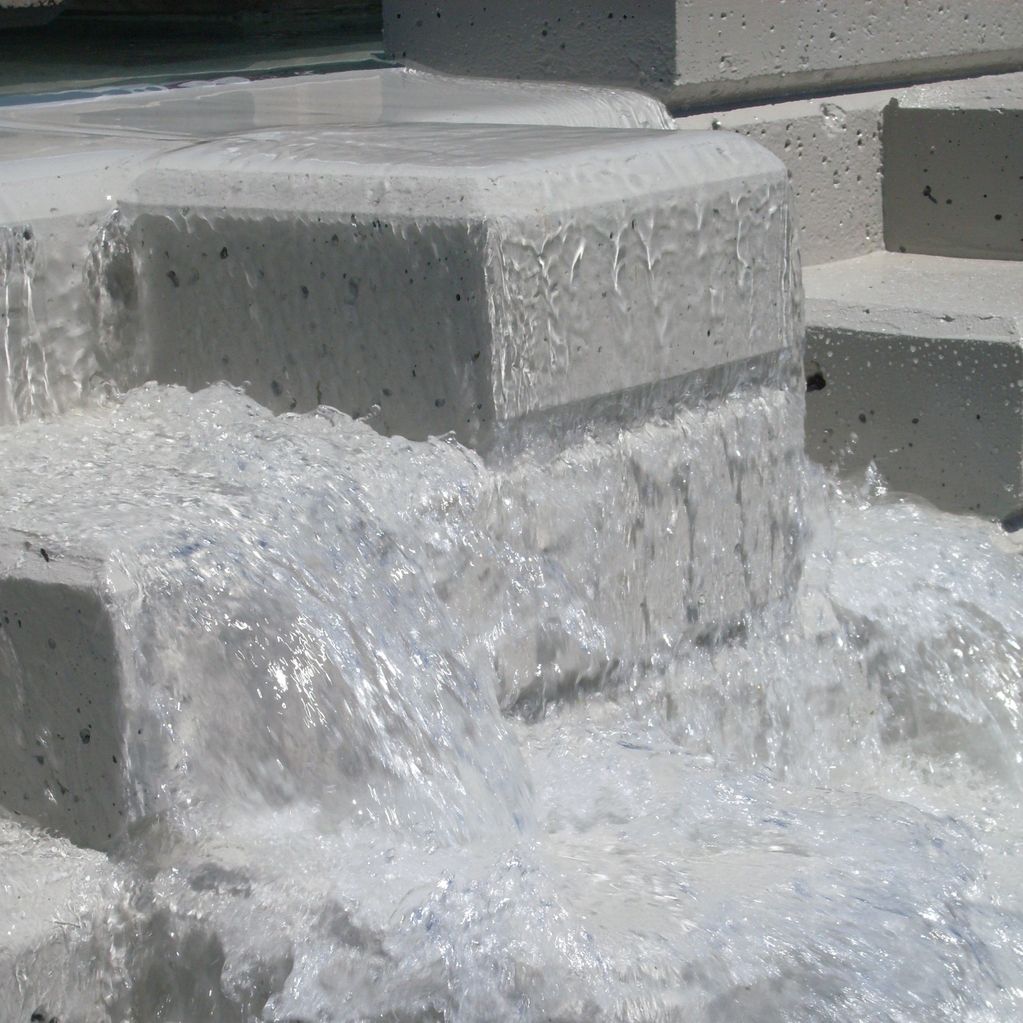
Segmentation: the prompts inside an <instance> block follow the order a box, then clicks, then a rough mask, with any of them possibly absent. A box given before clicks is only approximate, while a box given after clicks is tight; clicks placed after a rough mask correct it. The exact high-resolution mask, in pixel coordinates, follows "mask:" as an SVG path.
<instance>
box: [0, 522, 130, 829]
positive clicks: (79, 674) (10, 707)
mask: <svg viewBox="0 0 1023 1023" xmlns="http://www.w3.org/2000/svg"><path fill="white" fill-rule="evenodd" d="M45 542H46V541H41V540H39V539H38V538H35V537H30V536H27V535H25V534H16V533H8V534H7V535H6V536H5V537H4V541H3V546H2V547H0V705H2V706H3V707H4V713H3V715H2V716H0V806H3V807H5V808H6V809H7V810H8V811H10V812H11V813H12V814H14V815H16V816H18V817H21V818H23V819H26V820H28V821H32V822H34V823H37V824H42V825H44V826H46V827H49V828H52V829H54V830H56V831H57V832H59V833H60V834H62V835H64V836H66V837H67V838H69V839H70V840H71V841H72V842H75V843H76V844H78V845H83V846H88V847H92V848H96V849H105V848H108V847H109V846H110V845H111V844H113V842H114V841H115V839H116V838H117V837H119V835H120V834H121V832H122V831H123V828H124V824H125V810H126V801H127V795H126V782H125V753H124V745H123V743H124V736H123V731H124V715H123V707H122V692H121V681H122V673H123V668H122V643H121V640H120V638H119V633H118V628H117V627H116V625H115V623H114V621H113V619H112V617H111V614H110V610H109V606H108V600H107V598H106V596H105V583H104V579H103V566H102V562H101V561H100V560H99V559H95V558H89V557H81V556H74V555H72V554H70V553H68V552H66V551H64V550H61V551H60V552H59V553H58V551H57V550H56V549H53V548H47V547H46V546H45V545H44V544H45Z"/></svg>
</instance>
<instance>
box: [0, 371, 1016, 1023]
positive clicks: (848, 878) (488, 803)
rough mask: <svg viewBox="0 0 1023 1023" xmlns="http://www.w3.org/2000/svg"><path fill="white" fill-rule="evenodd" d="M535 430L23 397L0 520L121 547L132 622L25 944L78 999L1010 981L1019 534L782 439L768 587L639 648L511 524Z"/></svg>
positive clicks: (898, 986) (982, 993)
mask: <svg viewBox="0 0 1023 1023" xmlns="http://www.w3.org/2000/svg"><path fill="white" fill-rule="evenodd" d="M736 400H737V401H740V402H741V401H744V400H746V399H744V398H743V396H742V395H741V394H739V395H738V397H737V399H736ZM793 400H794V399H793ZM680 415H681V414H680ZM683 418H684V417H683ZM725 421H726V422H727V421H728V420H727V418H726V420H725ZM797 424H798V420H797ZM662 425H663V428H664V429H667V430H672V429H677V430H678V431H679V433H678V436H679V437H680V438H685V437H686V436H689V435H690V434H691V432H692V428H691V424H689V425H687V424H686V423H685V422H676V423H666V424H662ZM725 440H726V441H727V440H728V438H727V437H726V438H725ZM732 440H733V442H735V438H732ZM633 457H634V456H633ZM529 458H530V455H529V454H528V453H526V454H523V455H522V456H521V459H520V462H519V465H520V471H519V472H518V475H516V476H514V477H513V475H512V474H509V473H508V472H506V471H503V470H500V469H497V468H493V467H488V466H487V465H485V464H484V463H483V462H482V461H481V460H480V459H479V458H478V457H477V456H476V455H475V454H473V453H472V452H470V451H468V450H466V449H464V448H461V447H460V446H458V445H457V444H455V443H454V442H451V441H447V440H431V441H427V442H421V443H412V442H408V441H405V440H402V439H400V438H391V439H388V438H384V437H381V436H379V435H377V434H376V433H374V432H373V431H372V430H371V429H370V428H369V427H368V426H367V425H365V424H364V423H361V422H357V421H353V420H351V419H349V418H348V417H346V416H343V415H340V414H338V413H333V412H331V411H329V410H320V411H318V412H316V413H309V414H305V415H285V416H282V417H278V418H275V417H273V416H271V415H270V414H269V413H268V412H266V411H265V410H264V409H262V408H260V407H259V406H258V405H255V404H253V403H252V402H251V401H249V400H248V399H246V398H244V397H243V396H242V395H240V394H239V393H237V392H235V391H233V390H231V389H229V388H227V387H216V388H211V389H207V390H205V391H202V392H200V393H198V394H194V395H189V394H188V393H186V392H185V391H183V390H181V389H178V388H167V387H155V386H151V387H147V388H142V389H140V390H136V391H134V392H130V393H129V394H128V395H127V396H125V397H123V398H121V399H117V400H111V401H108V402H106V403H104V404H101V405H99V406H97V407H94V408H91V409H87V410H83V411H80V412H76V413H72V414H70V415H68V416H66V417H64V418H62V419H60V420H56V421H52V422H48V423H27V424H24V425H23V426H21V427H19V428H18V429H17V430H16V431H15V432H13V433H9V434H8V435H7V436H6V437H5V479H4V489H5V493H6V495H7V496H6V502H7V506H8V507H7V512H6V524H7V525H8V526H10V527H11V528H14V529H17V530H22V531H24V534H25V535H26V536H28V535H31V536H33V537H45V538H46V543H47V544H48V554H47V557H48V558H53V559H54V560H55V562H56V561H57V560H59V559H60V558H61V557H71V555H72V553H74V552H79V553H80V552H87V553H88V554H89V556H90V557H91V558H94V559H95V560H96V561H97V563H99V564H101V565H102V566H103V567H102V571H101V573H100V576H101V578H102V585H103V587H104V591H105V599H106V600H107V601H108V604H109V606H110V607H111V608H112V609H113V615H114V617H115V619H116V620H117V621H118V622H119V623H120V628H121V629H122V630H123V636H124V640H123V642H124V650H125V651H126V653H125V654H124V665H125V667H124V668H123V678H122V683H121V684H122V687H123V694H122V699H123V701H124V705H125V708H126V709H125V715H126V718H125V721H126V724H125V732H126V733H127V734H128V740H127V741H126V745H125V747H124V752H123V756H124V757H126V759H127V764H126V766H125V769H124V774H125V776H126V777H128V778H129V779H131V784H130V785H129V790H128V791H127V792H126V793H125V794H124V795H123V799H124V812H125V815H126V818H127V819H129V820H131V821H132V823H131V824H130V825H129V826H128V828H127V830H126V831H125V833H124V834H123V835H122V836H121V837H120V838H119V839H117V841H116V842H115V844H114V846H113V848H112V851H111V855H112V858H113V860H114V861H115V863H116V864H117V865H118V869H117V870H116V871H115V872H113V873H112V874H111V875H110V877H109V878H108V879H107V880H105V881H104V882H103V884H104V889H103V896H102V899H101V900H100V903H101V907H100V908H99V909H97V910H95V911H94V912H92V913H91V914H90V915H89V916H88V918H87V920H86V921H85V926H82V927H80V928H78V929H77V930H75V931H74V935H75V937H74V938H73V940H72V939H69V940H68V944H67V948H66V950H65V953H64V955H63V959H62V964H63V965H62V966H61V968H60V971H58V973H57V974H56V976H51V977H50V978H48V984H49V986H50V988H51V989H52V988H53V987H54V986H56V987H60V986H61V985H64V986H65V987H66V988H68V989H70V987H71V986H72V982H73V980H74V983H78V982H79V981H80V979H81V977H82V976H83V975H86V976H87V977H88V978H89V980H90V982H91V983H93V984H94V985H98V986H99V989H100V991H101V993H102V1000H103V1009H102V1012H103V1013H104V1014H105V1015H100V1014H97V1015H90V1013H92V1012H96V1011H97V1010H94V1009H93V1008H90V1007H89V1005H87V1004H86V1002H85V1001H83V1002H82V1007H81V1008H80V1010H78V1011H79V1012H80V1015H79V1016H78V1017H75V1016H74V1011H75V1010H74V1009H71V1010H68V1013H67V1015H66V1018H67V1019H74V1018H81V1019H89V1020H91V1019H94V1018H95V1019H100V1018H109V1019H112V1020H128V1019H133V1020H145V1021H166V1023H170V1021H182V1023H195V1021H217V1023H219V1021H232V1023H234V1021H242V1020H259V1019H265V1020H274V1021H299V1020H301V1021H314V1020H316V1021H325V1020H389V1021H412V1020H440V1019H445V1020H452V1021H456V1020H457V1021H479V1020H495V1021H496V1020H551V1021H569V1020H578V1021H589V1020H605V1019H606V1020H635V1021H640V1020H643V1021H647V1020H687V1021H688V1020H707V1021H711V1020H728V1021H732V1020H757V1021H782V1020H784V1021H796V1020H807V1021H809V1020H821V1021H823V1020H834V1021H839V1020H841V1021H866V1020H872V1021H873V1020H876V1021H882V1020H884V1021H921V1020H927V1021H931V1020H934V1021H940V1020H949V1021H952V1020H969V1021H978V1023H979V1021H988V1020H990V1021H1010V1020H1014V1019H1018V1018H1020V1016H1021V1014H1023V965H1021V962H1023V960H1021V955H1023V886H1021V883H1020V879H1021V877H1023V867H1020V865H1019V864H1020V859H1019V857H1020V854H1021V853H1023V849H1021V843H1023V817H1021V813H1020V781H1021V778H1023V764H1021V760H1023V736H1021V734H1020V700H1021V698H1023V693H1021V675H1023V658H1021V651H1020V646H1019V644H1020V642H1021V641H1023V599H1021V594H1023V585H1021V584H1023V561H1021V560H1020V556H1019V553H1018V551H1017V547H1016V546H1015V545H1014V544H1013V542H1012V538H1011V537H1009V536H1007V535H1005V534H1004V533H1003V532H1002V531H1001V530H1000V529H999V528H997V527H994V526H992V525H989V524H986V523H984V522H981V521H979V520H975V519H972V518H966V517H955V516H950V515H945V514H942V513H939V512H937V511H934V510H932V509H929V508H926V507H923V506H920V505H918V504H914V503H912V502H911V501H908V500H903V499H900V498H898V497H897V496H893V495H889V494H886V493H885V490H884V487H883V485H882V483H881V481H879V480H877V479H875V478H872V477H868V479H866V480H865V481H860V482H859V483H857V484H853V483H848V482H846V483H842V484H839V483H838V482H836V481H834V480H831V479H829V478H827V477H826V476H825V475H823V473H821V472H820V471H819V470H816V469H814V468H812V467H811V466H810V465H809V464H806V463H804V462H803V461H802V459H801V457H797V458H796V459H795V461H794V462H793V464H792V465H791V469H792V471H794V472H795V473H796V474H797V476H798V480H799V483H798V485H799V487H800V488H801V490H802V493H803V495H804V501H803V502H802V505H803V509H804V510H803V512H802V514H801V517H800V516H794V515H793V513H792V510H791V508H790V509H788V511H787V512H785V513H784V514H783V510H780V511H779V512H778V516H777V520H778V521H777V527H778V528H777V531H776V532H777V534H778V536H784V537H785V540H784V542H785V543H787V544H789V545H790V546H791V547H792V548H793V550H794V553H795V554H796V555H797V560H798V561H799V562H800V563H801V564H802V566H803V570H802V574H801V577H800V578H799V580H798V582H797V581H796V580H795V578H794V577H793V578H791V579H790V580H789V585H790V588H791V592H790V593H789V595H788V596H787V597H784V598H779V599H774V600H770V601H767V602H766V604H765V605H764V606H763V607H762V609H761V610H759V611H757V612H751V613H749V614H747V615H746V616H745V618H744V619H743V620H742V621H739V622H733V623H732V627H731V628H729V629H728V630H718V631H716V632H715V631H710V632H704V633H701V634H699V635H696V636H695V637H694V635H693V634H692V630H689V631H687V628H686V618H687V616H686V613H685V611H684V609H683V608H682V607H681V606H680V607H679V609H678V623H679V624H678V628H677V630H676V632H675V636H674V638H675V639H677V640H678V641H677V642H672V641H671V640H672V637H671V636H668V637H667V642H662V643H660V644H656V645H649V644H648V646H647V647H646V648H645V650H646V652H645V653H643V652H639V653H637V652H636V651H634V650H633V651H631V652H630V643H631V642H632V640H629V639H627V637H626V636H625V635H624V633H623V634H622V635H616V634H615V632H614V626H613V623H614V615H613V614H611V615H608V614H602V615H598V614H595V613H594V612H593V610H592V605H593V603H594V601H593V599H592V594H586V593H582V592H580V591H579V588H578V587H577V586H575V585H574V583H573V576H572V572H571V571H569V570H568V569H566V567H565V565H564V564H562V563H560V562H559V552H558V549H557V546H556V545H554V546H553V547H551V546H549V545H548V546H547V547H544V545H543V544H539V545H538V546H537V547H536V550H534V551H533V552H529V551H526V550H525V549H524V548H523V546H522V545H521V544H516V543H515V542H513V539H511V538H513V537H514V536H516V535H518V533H517V532H516V529H515V528H513V526H514V524H513V525H512V526H509V524H508V521H507V519H508V516H509V515H511V516H512V517H514V515H516V514H518V512H515V511H514V509H516V508H520V507H524V504H523V503H522V500H521V498H523V496H524V495H527V496H528V493H529V492H530V491H531V488H535V487H539V486H540V483H539V482H538V481H539V480H540V479H541V478H546V477H545V475H544V474H543V473H542V472H539V473H533V474H531V473H530V472H529V471H524V470H522V469H521V466H522V465H526V466H527V469H528V461H529ZM586 479H588V477H583V478H582V480H583V481H582V482H578V481H577V482H576V483H575V484H573V485H574V486H576V487H577V488H579V489H578V490H577V491H575V492H573V493H570V494H567V495H562V498H563V500H566V501H573V502H574V503H575V504H576V505H578V506H579V507H591V506H592V507H593V508H594V511H593V512H592V513H591V521H590V522H589V523H588V527H589V532H587V533H586V543H587V544H589V545H590V549H591V551H592V554H593V557H594V558H596V559H599V557H600V556H601V552H600V550H599V548H600V546H601V544H602V543H609V542H610V541H609V540H608V539H607V538H608V537H609V536H613V535H614V531H615V529H616V528H617V524H616V522H615V518H614V516H615V514H617V510H616V509H615V508H614V507H608V508H603V509H602V506H601V501H600V500H596V499H595V496H597V497H599V495H595V494H594V493H587V492H585V487H586V486H588V485H589V486H594V487H596V486H598V485H600V484H599V481H598V480H597V479H596V478H595V479H594V480H593V481H592V482H591V483H589V484H587V483H586V482H585V481H586ZM686 500H688V501H689V504H688V505H687V504H686ZM691 503H692V495H691V494H690V495H688V496H687V495H685V494H680V495H679V497H678V504H677V507H675V508H674V510H673V512H672V513H671V514H669V513H668V512H665V511H664V509H662V515H663V518H662V521H664V522H666V523H668V524H669V525H670V526H671V528H676V527H677V528H683V527H684V521H683V520H684V518H685V515H686V514H689V515H690V516H692V514H693V509H692V507H691ZM509 509H511V510H509ZM669 511H671V509H669ZM603 512H606V514H603V517H602V513H603ZM676 513H677V514H676ZM673 516H674V517H673ZM679 516H681V519H680V520H679V521H676V519H678V517H679ZM797 519H798V521H797ZM499 522H502V523H504V524H503V526H502V527H501V528H496V527H495V523H499ZM538 528H539V526H538V525H537V524H536V523H533V529H534V532H535V531H536V529H538ZM519 532H521V530H520V531H519ZM616 542H617V541H616ZM763 542H767V541H766V540H764V541H763ZM772 542H781V541H778V539H777V536H776V537H775V539H774V541H772ZM537 551H539V553H537ZM790 553H791V552H790ZM617 599H619V600H620V601H621V606H622V608H623V610H622V614H623V616H624V615H625V614H626V610H625V609H626V605H627V604H628V603H629V599H630V598H629V596H628V594H627V593H625V592H622V593H621V594H619V595H618V598H617ZM663 631H665V630H664V629H663V628H662V632H663ZM668 631H670V630H668ZM509 637H510V639H509ZM59 638H60V637H58V639H59ZM663 638H665V637H663V636H662V639H663ZM509 644H510V645H511V647H512V649H510V650H509V649H508V647H509ZM516 650H519V651H523V652H524V653H523V657H524V658H525V660H526V661H527V662H539V661H543V662H545V663H554V664H555V668H556V670H554V672H553V675H554V677H552V679H549V680H547V681H545V682H544V685H543V686H542V687H541V689H542V698H536V697H535V693H534V694H533V697H532V698H525V699H524V698H523V697H522V693H523V692H524V691H526V690H524V689H523V688H522V685H521V684H520V681H521V680H520V681H516V676H515V668H514V665H515V664H516V663H517V662H516V661H515V653H516ZM534 667H535V664H534ZM536 670H537V671H539V670H540V669H539V668H537V669H536ZM527 674H528V672H527ZM527 690H528V687H527ZM39 841H41V842H46V843H49V844H50V845H53V844H54V843H57V842H58V840H56V839H52V838H49V837H45V836H40V838H39ZM75 978H77V979H75ZM33 983H34V981H33V978H32V977H30V976H27V977H25V978H23V979H22V988H21V989H22V990H24V991H28V990H30V989H31V986H32V984H33ZM26 997H27V996H26ZM84 998H85V996H84V995H83V999H84ZM19 1018H20V1017H19Z"/></svg>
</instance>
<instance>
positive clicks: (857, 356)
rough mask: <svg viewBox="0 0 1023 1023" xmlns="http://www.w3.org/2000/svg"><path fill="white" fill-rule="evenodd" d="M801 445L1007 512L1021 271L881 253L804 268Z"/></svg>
mask: <svg viewBox="0 0 1023 1023" xmlns="http://www.w3.org/2000/svg"><path fill="white" fill-rule="evenodd" d="M805 281H806V294H807V351H806V359H807V373H808V375H809V377H810V378H811V380H813V381H814V383H813V384H812V387H813V389H812V390H811V391H810V393H809V394H808V395H807V426H806V430H807V450H808V452H809V453H810V454H811V455H812V456H813V457H814V458H816V459H818V460H819V461H822V462H824V463H825V464H833V465H837V466H838V468H840V469H842V470H852V469H857V468H862V467H864V466H866V465H867V464H868V463H870V462H874V463H875V464H876V465H877V466H878V468H879V469H880V470H881V472H882V474H883V475H884V476H885V478H886V479H887V480H888V481H889V483H890V485H891V486H892V487H893V488H894V489H896V490H906V491H911V492H913V493H917V494H921V495H923V496H924V497H926V498H928V499H929V500H931V501H933V502H934V503H935V504H937V505H938V506H939V507H942V508H946V509H949V510H953V511H973V512H979V513H981V514H984V515H991V516H995V517H1003V516H1005V515H1007V514H1009V513H1011V512H1013V511H1015V510H1016V509H1017V508H1018V507H1019V505H1020V504H1021V503H1023V475H1021V473H1023V470H1021V466H1023V425H1021V424H1023V301H1021V296H1023V273H1021V269H1020V267H1019V266H1018V265H1017V264H1014V263H999V262H992V261H980V260H969V261H965V260H951V259H938V258H932V257H926V256H909V255H894V254H888V253H876V254H874V255H872V256H867V257H863V258H861V259H857V260H850V261H847V262H843V263H837V264H832V265H831V266H822V267H811V268H808V269H807V272H806V277H805Z"/></svg>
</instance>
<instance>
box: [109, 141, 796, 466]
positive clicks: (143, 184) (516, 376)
mask: <svg viewBox="0 0 1023 1023" xmlns="http://www.w3.org/2000/svg"><path fill="white" fill-rule="evenodd" d="M136 192H137V194H136V198H135V202H134V203H133V204H132V206H131V207H130V208H126V210H125V215H126V216H127V217H128V218H129V220H132V221H133V227H132V228H131V236H132V241H131V245H132V248H133V251H134V252H135V258H136V260H137V263H138V266H139V283H138V290H139V295H140V299H139V302H140V312H141V315H142V317H143V320H144V324H143V331H144V334H145V338H146V346H147V347H148V349H149V350H150V351H151V352H152V360H153V361H152V370H151V372H152V375H154V376H155V377H156V378H157V379H159V380H161V381H167V382H179V383H184V384H186V385H187V386H188V387H189V388H197V387H201V386H203V385H204V384H206V383H209V382H211V381H215V380H218V379H222V378H226V379H228V380H230V381H232V382H234V383H237V384H246V386H247V387H248V389H249V390H250V391H251V393H252V394H253V395H254V396H255V397H256V398H257V399H258V400H259V401H260V402H262V403H265V404H266V405H268V406H269V407H271V408H274V409H277V410H287V409H292V408H297V409H305V408H310V407H313V406H315V405H317V404H321V403H325V404H330V405H334V406H336V407H338V408H340V409H341V410H343V411H346V412H349V413H352V414H361V415H366V414H368V413H372V416H371V422H372V423H373V425H374V426H375V427H376V428H378V429H380V430H381V431H382V432H384V433H400V434H403V435H407V436H413V437H422V436H426V435H428V434H438V433H443V432H447V431H454V432H455V434H456V435H457V436H458V437H459V438H460V439H461V440H463V441H464V442H466V443H468V444H470V445H472V446H476V447H478V448H481V449H485V448H487V447H489V446H490V445H491V443H492V441H493V440H494V437H495V434H496V433H497V432H499V431H500V429H501V427H502V426H503V425H504V424H507V423H509V422H511V421H512V420H516V419H519V418H521V417H524V416H528V415H530V414H533V413H537V412H541V411H544V410H549V409H553V408H556V407H560V406H565V405H571V404H573V403H578V402H583V401H586V400H589V399H593V398H597V397H599V396H601V395H608V394H617V393H619V392H626V391H629V390H630V389H634V388H639V387H644V386H648V385H652V384H657V383H661V382H664V381H669V380H672V379H674V378H681V377H684V376H686V375H687V374H691V373H693V372H695V371H701V370H707V369H711V368H713V367H716V366H721V365H725V364H730V363H735V362H737V361H742V360H746V359H751V358H757V357H761V356H767V355H771V354H775V355H776V354H777V353H780V352H790V351H791V350H792V348H793V345H794V344H795V342H796V337H797V333H798V325H797V322H796V312H795V309H794V307H793V304H792V302H793V298H794V285H793V278H792V273H793V262H792V252H791V250H790V238H789V234H790V227H791V225H790V222H789V214H788V192H787V182H786V181H785V175H784V170H783V168H782V167H781V165H780V164H779V163H778V161H777V160H775V159H774V158H773V157H772V156H770V154H768V153H767V152H766V151H765V150H763V149H762V148H760V147H758V146H755V145H753V144H751V143H749V142H748V141H746V140H744V139H740V138H738V137H737V136H734V135H733V136H725V135H718V134H714V133H704V134H696V133H685V134H683V133H680V132H613V131H597V130H583V129H577V130H574V131H564V130H553V129H543V128H513V127H504V128H501V127H494V126H486V127H475V128H472V127H468V126H447V127H445V128H440V127H438V126H416V125H408V126H402V127H401V128H380V129H377V130H369V129H363V130H360V131H357V132H344V131H336V132H318V133H316V134H315V135H307V134H303V133H300V132H291V133H281V132H278V133H274V134H272V135H266V136H263V137H259V136H250V137H248V138H245V139H235V140H232V141H230V142H225V143H213V144H210V145H208V146H200V147H195V148H191V149H188V150H183V151H180V152H178V153H175V154H173V155H169V156H166V157H163V158H161V159H160V160H159V161H158V162H157V164H156V167H155V169H154V170H152V171H151V172H149V173H147V174H145V175H143V176H142V177H141V178H140V179H139V182H138V184H137V190H136Z"/></svg>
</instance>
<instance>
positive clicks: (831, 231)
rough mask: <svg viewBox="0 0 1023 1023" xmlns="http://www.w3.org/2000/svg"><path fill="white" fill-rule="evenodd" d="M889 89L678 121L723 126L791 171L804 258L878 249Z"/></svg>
mask: <svg viewBox="0 0 1023 1023" xmlns="http://www.w3.org/2000/svg"><path fill="white" fill-rule="evenodd" d="M886 100H887V94H883V98H880V99H878V94H876V93H869V94H867V95H866V96H836V97H834V99H828V100H799V101H795V102H791V103H774V104H771V105H769V106H761V107H744V108H741V109H738V110H727V111H722V112H720V113H714V114H709V113H708V114H693V115H691V116H689V117H680V118H678V119H677V120H676V122H675V123H676V125H677V127H678V128H680V129H683V130H692V129H696V130H703V131H706V130H708V129H711V128H717V129H720V130H723V131H734V132H737V133H739V134H740V135H745V136H746V137H747V138H750V139H753V141H755V142H759V143H760V144H761V145H762V146H764V147H765V148H766V149H768V150H769V151H770V152H772V153H774V155H775V156H777V157H778V159H780V160H781V161H782V162H783V163H784V164H785V166H786V167H787V168H788V172H789V176H790V179H791V182H792V205H793V211H794V214H795V216H796V217H797V219H798V222H799V247H800V253H801V255H802V258H803V262H804V263H808V264H813V263H830V262H833V261H834V260H837V259H849V258H850V257H852V256H862V255H865V254H866V253H868V252H874V251H876V250H877V249H878V248H880V247H881V245H882V244H883V240H884V230H883V227H882V213H881V209H882V207H881V177H882V174H881V107H882V105H883V103H884V102H885V101H886Z"/></svg>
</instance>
